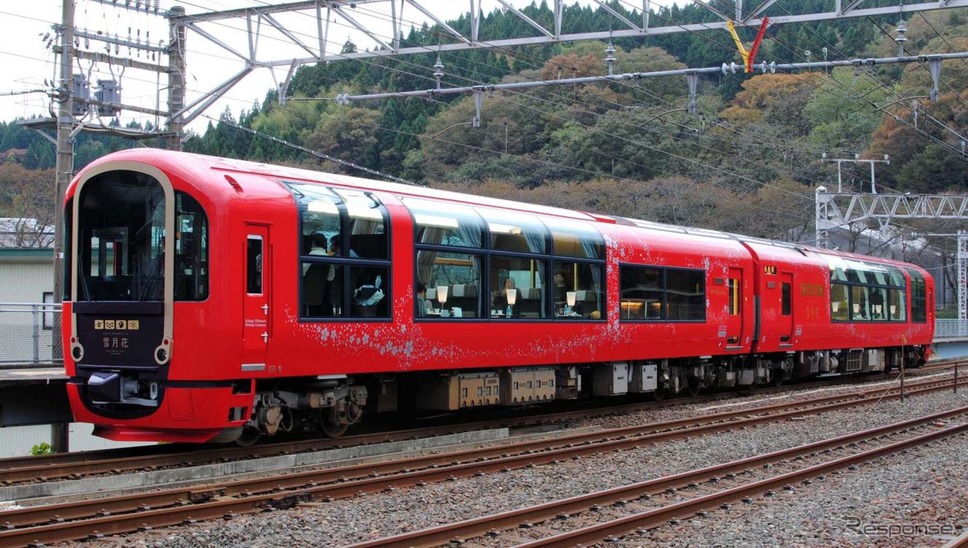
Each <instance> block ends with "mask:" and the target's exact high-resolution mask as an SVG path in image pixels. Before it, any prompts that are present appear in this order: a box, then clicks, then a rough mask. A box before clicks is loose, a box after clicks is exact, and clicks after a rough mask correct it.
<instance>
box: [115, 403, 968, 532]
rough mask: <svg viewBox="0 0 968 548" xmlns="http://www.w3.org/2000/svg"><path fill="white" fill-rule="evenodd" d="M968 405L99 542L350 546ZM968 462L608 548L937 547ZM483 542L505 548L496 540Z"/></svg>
mask: <svg viewBox="0 0 968 548" xmlns="http://www.w3.org/2000/svg"><path fill="white" fill-rule="evenodd" d="M825 393H826V392H825ZM830 393H834V390H833V389H832V390H831V391H830ZM812 395H815V394H812ZM796 397H804V396H796ZM771 399H775V398H771ZM787 399H789V398H787ZM771 403H776V402H775V401H774V402H771ZM737 405H752V399H748V401H741V402H729V403H726V404H722V403H720V404H690V405H685V406H681V407H676V408H673V409H663V410H658V411H648V412H642V413H639V414H635V415H628V416H623V417H608V418H605V419H597V420H588V421H585V422H584V423H583V424H582V426H588V425H590V424H600V425H602V426H605V427H618V426H629V425H632V424H641V423H643V422H656V421H661V420H668V419H671V418H677V417H682V416H693V415H697V414H698V415H702V414H712V413H717V412H722V411H725V410H730V409H733V408H735V407H736V406H737ZM966 405H968V390H960V391H959V392H958V393H957V394H953V393H952V392H950V391H946V392H937V393H933V394H929V395H925V396H917V397H910V398H908V399H907V400H906V401H904V402H900V401H895V400H882V401H879V402H877V403H875V404H871V405H866V406H862V407H859V408H854V409H851V410H848V411H842V412H833V413H824V414H820V415H811V416H808V417H807V418H806V419H804V420H797V421H785V422H782V423H771V424H768V425H764V426H760V427H756V428H747V429H742V430H740V429H737V430H732V431H729V432H725V433H721V434H715V435H709V436H704V437H700V438H693V439H687V440H681V441H676V442H670V443H662V444H658V445H653V446H648V447H644V448H641V449H636V450H631V451H624V452H620V453H607V454H602V455H599V456H596V457H593V458H584V459H580V460H575V461H566V462H562V463H559V464H554V465H547V466H539V467H536V468H531V469H525V470H514V471H510V472H505V473H497V474H490V475H486V476H482V477H476V478H467V479H460V480H457V481H450V482H444V483H439V484H431V485H427V486H423V487H415V488H409V489H401V490H398V491H393V492H390V493H382V494H375V495H367V496H364V497H359V498H354V499H347V500H337V501H333V502H318V503H309V504H306V505H303V506H300V507H299V508H296V509H293V510H286V511H274V512H266V513H262V514H252V515H243V516H238V517H235V518H233V519H230V520H224V521H219V522H208V523H199V524H196V525H193V526H183V527H174V528H167V529H159V530H155V531H149V532H145V533H138V534H132V535H127V536H125V537H115V538H112V539H100V540H99V541H98V543H99V544H110V543H115V544H116V545H124V546H166V547H169V546H170V547H182V546H216V545H233V546H285V545H288V546H302V545H329V546H333V545H345V544H351V543H354V542H361V541H364V540H371V539H376V538H380V537H384V536H390V535H395V534H400V533H404V532H407V531H414V530H418V529H423V528H426V527H432V526H436V525H441V524H445V523H450V522H454V521H458V520H463V519H469V518H473V517H478V516H482V515H487V514H491V513H496V512H501V511H507V510H512V509H515V508H520V507H523V506H529V505H533V504H538V503H542V502H547V501H550V500H555V499H561V498H566V497H571V496H575V495H580V494H584V493H589V492H593V491H599V490H602V489H607V488H610V487H616V486H619V485H626V484H630V483H635V482H640V481H644V480H648V479H651V478H655V477H659V476H666V475H670V474H675V473H679V472H685V471H688V470H693V469H696V468H700V467H705V466H709V465H711V464H714V463H721V462H726V461H731V460H736V459H741V458H745V457H750V456H753V455H757V454H761V453H765V452H769V451H775V450H779V449H784V448H788V447H793V446H797V445H802V444H805V443H810V442H813V441H819V440H822V439H826V438H830V437H834V436H838V435H842V434H846V433H849V432H854V431H860V430H865V429H869V428H873V427H876V426H882V425H886V424H890V423H894V422H899V421H902V420H907V419H912V418H916V417H919V416H923V415H927V414H931V413H937V412H940V411H944V410H948V409H952V408H956V407H961V406H966ZM965 420H968V419H966V418H958V419H957V421H965ZM965 455H968V436H964V435H962V436H955V437H951V438H947V439H945V440H942V441H940V442H936V443H933V444H931V445H929V446H926V447H923V448H918V449H916V450H909V451H907V452H906V453H904V454H896V455H893V456H890V457H887V458H883V459H879V460H877V461H874V462H872V463H870V464H867V465H862V466H860V467H858V468H857V470H853V471H846V470H845V471H843V472H842V473H840V474H836V475H829V476H827V477H826V478H825V479H823V480H819V481H815V482H813V483H812V484H811V485H809V486H798V487H797V488H796V489H795V490H794V491H793V492H783V493H778V494H777V495H776V496H774V497H770V498H766V497H757V498H756V499H755V500H754V501H753V502H752V503H750V504H743V503H738V504H736V505H733V506H732V507H731V508H730V509H729V510H716V511H711V512H710V513H709V514H708V515H707V516H704V517H702V518H692V519H687V520H683V521H682V522H681V523H679V524H677V525H668V526H664V527H661V528H659V529H656V530H654V531H650V532H646V533H642V534H639V535H635V534H633V535H630V536H628V537H625V538H624V539H622V540H621V541H619V542H617V543H610V545H613V546H615V545H623V546H638V545H655V544H660V545H676V546H682V545H684V544H690V545H696V546H711V545H721V546H779V545H784V546H789V545H808V546H828V545H849V546H854V545H856V546H861V545H870V544H872V543H876V544H878V545H885V546H940V545H942V544H944V543H945V542H946V541H947V540H950V538H951V537H952V536H956V535H958V534H960V533H961V532H962V531H963V530H964V528H965V527H968V480H966V473H965V469H964V457H965ZM488 544H491V545H495V544H496V545H500V544H501V541H500V537H498V538H496V539H493V540H492V541H491V542H489V543H488Z"/></svg>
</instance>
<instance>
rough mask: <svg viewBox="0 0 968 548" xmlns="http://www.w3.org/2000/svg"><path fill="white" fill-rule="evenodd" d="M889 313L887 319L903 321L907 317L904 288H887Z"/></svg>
mask: <svg viewBox="0 0 968 548" xmlns="http://www.w3.org/2000/svg"><path fill="white" fill-rule="evenodd" d="M887 314H888V316H887V319H889V320H892V321H900V322H903V321H904V320H905V318H906V317H907V311H906V310H905V309H904V290H903V289H888V290H887Z"/></svg>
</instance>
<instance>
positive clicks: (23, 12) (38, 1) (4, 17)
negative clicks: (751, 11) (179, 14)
mask: <svg viewBox="0 0 968 548" xmlns="http://www.w3.org/2000/svg"><path fill="white" fill-rule="evenodd" d="M288 1H291V0H183V1H175V0H117V2H118V3H119V4H120V3H123V2H129V3H130V4H132V5H133V4H135V2H138V3H141V4H148V3H149V2H150V3H151V5H154V4H155V3H158V4H160V7H161V9H168V8H171V7H172V6H174V5H181V6H184V7H185V8H186V10H187V12H188V13H189V14H191V13H202V12H208V11H222V10H227V9H233V8H240V7H254V6H260V5H261V6H264V5H266V4H272V3H284V2H288ZM572 1H574V0H572ZM581 1H582V2H584V1H587V0H581ZM422 3H423V5H425V6H432V7H433V8H434V12H435V15H437V16H438V17H440V18H442V19H443V20H448V19H452V18H456V17H457V16H459V15H460V14H461V13H463V12H465V11H466V10H467V9H468V7H469V3H468V2H466V1H459V0H423V2H422ZM529 3H530V0H515V1H514V5H515V6H518V7H523V6H525V5H527V4H529ZM570 3H571V2H569V4H570ZM654 3H656V4H657V3H658V2H654ZM636 4H638V5H639V8H640V9H641V2H637V1H629V2H627V5H628V6H630V7H633V8H634V7H635V5H636ZM397 5H398V6H399V1H398V3H397ZM75 6H76V7H75V27H76V28H78V29H80V30H87V31H89V32H92V33H93V32H98V31H102V32H105V33H107V34H108V35H115V34H117V35H119V36H120V38H122V39H126V38H127V36H128V33H129V29H131V30H130V33H131V34H130V35H131V37H132V39H136V38H137V37H138V34H137V33H138V31H139V30H140V31H141V32H142V35H141V36H142V40H144V37H146V36H149V34H148V33H150V43H151V44H155V45H157V44H158V42H159V40H166V41H167V38H168V25H167V21H166V20H165V19H164V18H162V17H155V16H150V15H146V14H145V13H144V12H143V11H142V12H133V11H130V10H123V9H116V8H114V7H109V6H104V5H103V4H101V3H98V2H95V1H93V0H75ZM499 6H500V5H499V4H498V3H497V1H496V0H485V1H484V2H483V6H482V8H483V11H484V12H485V13H489V12H491V11H493V10H494V9H496V8H497V7H499ZM388 9H389V8H388V7H387V5H386V4H385V3H384V4H381V5H380V6H379V7H376V6H367V5H365V4H362V3H361V4H360V5H359V6H357V8H356V9H355V10H354V11H353V13H354V16H356V17H357V19H358V20H359V21H360V22H361V23H362V24H364V26H366V27H367V28H368V29H370V30H371V31H372V32H373V33H374V34H378V35H382V36H387V35H389V34H390V30H389V24H386V23H385V22H384V21H381V17H379V16H377V15H376V12H378V11H384V12H385V11H388ZM61 11H62V2H61V0H3V1H2V2H0V29H2V30H0V67H2V70H0V121H5V122H9V121H12V120H13V119H15V118H17V117H24V118H29V117H31V116H49V115H50V114H49V112H50V110H49V109H50V99H49V97H48V96H47V95H46V94H44V93H30V94H23V92H25V91H30V90H46V89H50V86H46V85H45V84H44V80H45V79H46V80H48V81H49V82H54V81H56V79H57V77H58V75H57V72H56V70H55V69H56V67H55V61H56V59H55V56H54V54H53V51H52V50H51V49H49V48H48V47H46V44H45V42H44V39H43V37H44V35H45V34H47V33H50V37H52V38H53V36H54V33H53V31H52V30H51V27H52V25H54V24H57V23H59V22H60V20H61ZM367 14H370V17H369V18H368V16H367ZM276 17H277V18H278V19H279V21H280V23H282V24H284V25H285V26H286V27H287V28H291V29H294V32H295V33H296V34H297V35H300V36H301V38H303V39H305V41H306V42H307V43H313V42H314V40H315V38H314V36H315V24H316V23H315V20H314V19H313V18H311V17H308V16H307V15H306V14H305V12H303V13H302V14H299V15H298V16H297V15H295V14H289V15H278V16H276ZM286 17H290V18H289V19H287V18H286ZM403 18H404V20H405V21H406V23H405V24H404V34H406V33H407V32H408V31H409V28H410V27H411V26H417V27H419V26H420V24H421V23H422V22H423V21H424V20H426V17H424V15H423V14H422V13H420V12H419V11H417V10H416V9H413V8H412V6H409V5H408V6H406V7H405V8H404V12H403ZM210 25H211V24H210ZM243 25H244V23H243V22H242V21H241V20H234V21H226V22H224V23H222V24H221V26H219V27H211V26H209V27H206V28H207V29H208V30H209V31H210V32H212V33H213V34H214V35H215V36H217V37H218V38H219V39H221V40H225V41H227V42H229V44H230V45H231V46H233V47H235V48H237V49H238V50H240V51H243V52H245V51H247V45H246V43H245V41H244V36H245V33H244V32H242V30H241V29H242V27H243ZM230 27H231V28H230ZM235 29H239V30H235ZM381 29H382V30H381ZM280 38H281V37H280V35H278V34H270V33H269V32H266V29H265V28H263V35H262V38H261V42H260V44H259V47H260V49H261V50H262V51H263V52H267V51H270V50H269V49H268V48H273V50H271V51H274V52H275V51H278V52H279V53H278V54H277V53H273V55H272V56H271V57H274V58H290V57H306V56H308V54H307V53H306V52H305V51H304V50H302V49H297V48H294V47H293V46H292V45H291V42H286V41H284V40H282V39H280ZM347 38H351V39H352V40H353V41H354V43H356V44H357V46H358V47H360V49H367V48H372V47H373V42H372V40H370V39H369V38H366V37H365V36H364V35H363V34H362V33H360V32H359V31H357V30H355V29H352V28H350V27H348V26H339V25H336V24H331V25H330V30H329V47H328V52H329V53H337V52H338V51H339V47H340V46H341V45H342V44H343V43H344V42H345V41H346V39H347ZM386 39H387V40H389V38H386ZM79 46H80V47H81V49H82V50H83V49H88V50H89V51H92V52H104V48H105V45H104V44H103V43H98V42H96V41H92V42H91V43H90V44H85V43H84V41H83V40H82V41H81V42H80V43H79ZM277 48H278V49H277ZM125 50H126V48H124V47H122V48H121V52H120V55H117V56H120V57H124V56H125V55H126V52H125ZM112 55H116V54H115V53H114V52H113V51H112ZM266 57H267V56H266V55H265V54H263V55H261V56H260V58H263V59H265V58H266ZM132 58H134V59H135V60H140V61H143V62H151V59H150V58H148V57H147V56H146V54H142V56H141V57H140V58H138V57H137V56H132ZM445 64H446V62H445ZM187 67H188V74H187V85H188V99H187V100H188V103H191V102H192V101H193V100H195V99H197V98H199V97H200V96H201V95H202V94H204V93H206V92H209V91H210V90H212V89H213V88H214V87H215V86H217V85H219V84H220V83H222V82H224V81H225V80H227V79H228V78H229V77H230V76H231V75H233V74H234V73H235V72H237V71H239V70H241V69H242V67H243V63H242V61H241V60H240V59H238V58H237V57H234V56H233V55H232V54H231V53H229V52H227V51H226V50H224V49H222V48H218V47H216V46H213V45H212V43H211V42H209V41H207V40H205V39H204V38H202V37H201V36H199V35H198V34H196V33H194V32H189V35H188V64H187ZM113 68H114V71H115V73H114V74H113V75H112V74H111V73H110V72H109V67H108V66H107V64H104V63H102V64H100V65H96V66H91V65H90V64H89V63H86V62H81V64H80V65H75V70H74V72H75V73H77V72H81V73H86V74H88V75H89V76H88V78H89V81H90V82H91V84H92V86H93V85H95V84H96V82H97V80H98V79H116V80H117V79H119V80H120V82H121V87H122V103H124V104H126V105H131V104H134V105H139V106H142V107H145V108H153V109H154V108H159V104H160V110H166V108H167V107H166V104H167V103H166V102H167V95H166V94H165V92H164V91H161V92H159V90H158V88H159V85H158V82H159V81H160V85H161V86H164V85H165V84H166V81H167V78H166V77H164V76H162V77H161V79H160V80H157V76H156V75H155V74H154V73H152V72H148V71H143V70H136V69H132V68H129V69H127V70H125V71H124V72H123V73H120V74H119V73H118V69H117V67H113ZM287 72H288V69H287V67H280V68H277V69H276V70H275V75H273V73H272V72H270V71H269V70H268V69H265V68H261V69H256V70H255V71H254V72H252V73H251V74H249V75H248V76H246V78H245V79H244V80H243V81H242V82H241V83H240V84H237V85H236V86H235V87H233V88H232V89H231V90H230V91H229V92H228V93H227V94H226V96H225V98H224V99H223V100H221V101H219V102H218V103H216V104H215V105H213V106H211V107H209V108H208V109H207V110H206V111H205V112H204V115H203V116H199V117H198V118H197V119H196V120H195V122H193V123H192V124H191V125H190V126H189V128H190V129H194V130H195V131H199V132H202V131H204V128H205V127H206V126H207V125H208V122H209V121H210V120H209V118H208V117H210V118H212V119H218V117H219V115H220V114H221V113H222V112H223V111H224V110H225V108H226V107H228V108H229V109H230V111H231V113H232V115H233V116H234V117H236V118H237V117H238V115H239V113H240V112H241V111H242V110H249V109H251V107H252V105H253V102H259V103H260V104H261V102H262V101H263V99H264V98H265V95H266V93H267V91H268V90H270V89H274V88H275V87H276V82H277V81H278V82H281V81H283V80H284V79H285V77H286V73H287ZM428 76H429V75H428ZM427 87H430V85H429V83H428V86H427ZM120 119H121V123H122V124H126V123H127V122H129V121H131V120H137V121H140V122H142V123H145V122H152V123H155V119H154V117H153V116H151V115H148V114H141V113H136V112H131V111H125V112H123V113H122V115H121V117H120ZM105 121H106V120H105ZM160 123H162V124H163V120H162V121H160Z"/></svg>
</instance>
